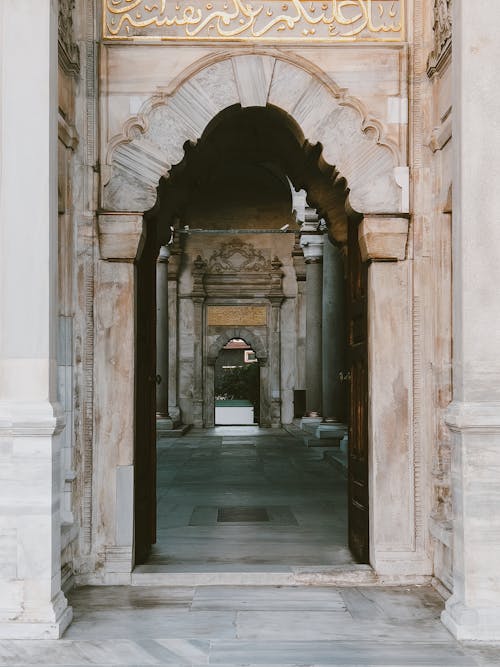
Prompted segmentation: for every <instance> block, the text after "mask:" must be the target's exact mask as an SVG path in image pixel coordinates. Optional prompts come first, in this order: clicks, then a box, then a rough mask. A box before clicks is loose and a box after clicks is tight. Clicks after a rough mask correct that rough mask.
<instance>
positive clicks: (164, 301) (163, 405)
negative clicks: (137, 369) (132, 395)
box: [156, 246, 173, 434]
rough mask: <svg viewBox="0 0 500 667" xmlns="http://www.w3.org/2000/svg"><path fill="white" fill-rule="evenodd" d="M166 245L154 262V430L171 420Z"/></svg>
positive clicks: (168, 427) (163, 428)
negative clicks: (155, 384) (155, 383)
mask: <svg viewBox="0 0 500 667" xmlns="http://www.w3.org/2000/svg"><path fill="white" fill-rule="evenodd" d="M169 257H170V252H169V250H168V248H167V246H162V247H161V248H160V255H159V257H158V260H157V263H156V373H157V376H158V378H160V381H159V383H158V385H157V387H156V431H157V433H158V434H161V432H162V431H170V430H172V428H173V422H172V419H171V418H170V415H169V411H168V384H169V368H168V366H169V363H168V362H169V359H168V355H169V340H168V260H169Z"/></svg>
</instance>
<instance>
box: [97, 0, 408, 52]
mask: <svg viewBox="0 0 500 667" xmlns="http://www.w3.org/2000/svg"><path fill="white" fill-rule="evenodd" d="M404 2H405V0H307V1H305V0H256V1H255V2H254V1H251V0H210V1H209V2H207V1H205V2H199V1H196V0H191V1H190V0H156V1H153V0H105V4H104V11H103V38H104V39H112V40H128V39H133V40H134V41H136V40H142V39H144V40H155V39H157V40H200V39H210V40H228V39H229V40H253V41H255V40H258V41H266V40H269V41H272V42H276V41H286V40H288V41H297V40H301V41H309V42H311V41H313V42H314V41H326V42H353V41H383V42H400V41H403V40H404Z"/></svg>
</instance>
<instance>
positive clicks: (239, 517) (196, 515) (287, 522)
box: [188, 505, 298, 528]
mask: <svg viewBox="0 0 500 667" xmlns="http://www.w3.org/2000/svg"><path fill="white" fill-rule="evenodd" d="M251 523H253V524H264V525H266V526H269V527H271V526H297V525H298V521H297V519H296V518H295V516H294V514H293V512H292V510H291V508H290V507H288V506H284V505H268V506H267V507H249V506H248V505H227V506H225V507H218V506H217V505H198V506H197V507H194V508H193V511H192V513H191V517H190V519H189V524H188V525H189V526H221V528H222V526H226V527H229V526H237V525H240V524H246V525H247V524H251Z"/></svg>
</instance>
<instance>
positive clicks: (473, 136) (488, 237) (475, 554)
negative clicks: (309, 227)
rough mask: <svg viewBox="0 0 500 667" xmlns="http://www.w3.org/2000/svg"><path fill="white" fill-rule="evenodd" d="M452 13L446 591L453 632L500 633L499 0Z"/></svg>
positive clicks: (487, 636) (468, 635)
mask: <svg viewBox="0 0 500 667" xmlns="http://www.w3.org/2000/svg"><path fill="white" fill-rule="evenodd" d="M453 11H454V13H453V149H454V154H455V158H454V160H453V165H454V172H453V222H452V236H453V402H452V403H451V405H450V407H449V410H448V415H447V423H448V426H449V428H450V429H451V434H452V461H451V475H452V492H453V514H454V520H453V595H452V597H451V598H449V599H448V601H447V603H446V610H445V611H444V613H443V616H442V619H443V622H444V623H445V625H446V626H447V628H448V629H449V630H450V631H451V632H452V633H453V634H454V635H455V636H456V637H457V638H458V639H462V640H469V639H470V640H475V639H480V640H487V641H494V640H495V641H498V640H500V576H499V563H500V355H499V354H498V350H499V349H500V300H499V298H498V285H499V284H500V262H499V261H498V254H499V248H500V225H499V211H500V189H499V188H498V183H499V181H500V128H499V125H498V114H499V111H500V88H499V86H498V67H497V66H496V63H498V62H500V41H499V39H498V25H500V3H499V2H498V1H497V0H484V2H481V3H479V4H478V3H471V2H455V3H454V10H453Z"/></svg>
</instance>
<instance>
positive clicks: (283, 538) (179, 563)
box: [139, 426, 353, 573]
mask: <svg viewBox="0 0 500 667" xmlns="http://www.w3.org/2000/svg"><path fill="white" fill-rule="evenodd" d="M346 501H347V489H346V480H345V478H344V477H343V476H342V475H341V474H340V473H339V472H338V471H337V470H335V469H334V468H332V467H331V466H329V465H327V464H326V463H325V461H323V449H322V448H314V449H310V448H306V447H304V445H303V441H302V439H298V438H296V437H294V436H293V435H291V434H290V433H288V432H286V431H284V430H280V429H277V430H274V429H259V428H258V427H252V426H250V427H248V426H246V427H216V428H214V429H210V430H204V431H203V430H192V431H190V432H189V433H188V434H187V435H186V436H184V437H183V438H176V439H160V441H159V444H158V512H157V514H158V525H157V544H156V545H155V546H154V547H153V551H152V554H151V558H150V559H149V561H148V563H147V565H146V566H145V567H142V568H139V571H140V572H158V571H161V572H179V571H186V570H189V571H211V572H222V571H224V572H226V573H227V572H243V571H245V572H267V573H269V572H271V571H274V572H277V571H282V572H285V571H287V570H288V571H290V570H291V569H293V568H298V567H310V566H335V565H346V564H352V563H353V560H352V557H351V554H350V552H349V549H348V548H347V502H346ZM238 508H239V509H240V510H241V509H244V510H247V514H248V510H251V509H252V508H254V509H257V510H260V514H261V515H262V514H263V513H264V515H265V516H266V517H267V519H266V520H264V521H261V520H259V517H257V516H255V517H254V518H253V520H252V518H251V517H250V518H249V517H248V516H247V517H243V516H240V520H238V514H236V515H234V516H233V517H232V518H233V520H231V521H228V522H224V521H222V520H221V517H220V514H221V511H223V510H233V512H234V510H235V509H236V510H237V509H238ZM240 515H241V511H240ZM261 518H262V517H261Z"/></svg>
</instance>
